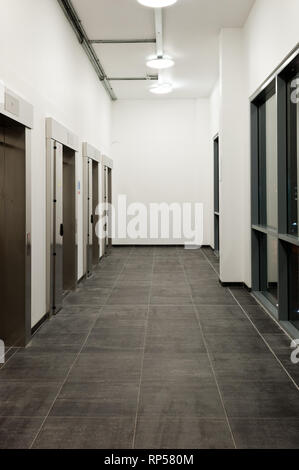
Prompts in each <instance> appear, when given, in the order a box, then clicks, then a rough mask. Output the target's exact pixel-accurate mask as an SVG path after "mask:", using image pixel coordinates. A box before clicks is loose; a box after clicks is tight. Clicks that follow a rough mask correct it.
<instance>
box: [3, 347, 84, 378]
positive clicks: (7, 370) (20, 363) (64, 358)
mask: <svg viewBox="0 0 299 470" xmlns="http://www.w3.org/2000/svg"><path fill="white" fill-rule="evenodd" d="M75 358H76V354H75V353H74V354H73V353H65V354H63V355H62V354H61V352H60V353H56V352H53V353H49V352H44V353H41V352H39V351H37V352H33V351H32V350H30V349H29V350H25V351H21V352H18V353H16V354H15V355H14V356H13V357H12V359H11V360H10V361H8V363H7V364H5V366H4V367H3V368H2V369H1V370H0V381H1V380H5V381H8V380H9V381H26V382H31V381H37V382H44V381H45V382H59V381H62V380H63V379H64V378H65V377H66V375H67V373H68V371H69V369H70V367H71V365H72V364H73V362H74V360H75Z"/></svg>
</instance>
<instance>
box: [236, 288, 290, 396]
mask: <svg viewBox="0 0 299 470" xmlns="http://www.w3.org/2000/svg"><path fill="white" fill-rule="evenodd" d="M229 291H230V289H229ZM230 293H231V295H232V296H233V297H234V298H235V296H234V294H233V293H232V292H230ZM235 300H236V302H237V303H238V305H239V307H240V308H241V309H242V311H243V313H244V314H245V316H246V317H247V319H248V320H249V321H250V323H251V324H252V326H253V327H254V329H255V330H256V331H257V333H258V334H259V336H260V337H261V338H262V340H263V341H264V343H265V345H266V346H267V347H268V349H269V351H270V352H271V353H272V354H273V356H274V357H275V359H276V360H277V362H278V363H279V365H280V366H281V367H282V369H283V370H284V372H285V373H286V375H287V376H288V377H289V379H290V380H291V382H292V383H293V384H294V386H295V387H296V389H297V390H299V386H298V385H297V383H296V382H295V380H294V379H293V377H292V376H291V375H290V373H289V372H288V371H287V370H286V368H285V367H284V365H283V363H282V362H281V360H280V359H279V357H278V356H277V355H276V353H275V351H274V350H273V349H272V348H271V346H270V344H269V343H268V341H267V340H266V339H265V338H264V336H263V335H262V333H261V332H260V331H259V329H258V328H257V327H256V326H255V324H254V323H253V321H252V320H251V318H250V316H249V315H248V313H247V312H246V310H245V309H244V307H242V305H241V304H240V302H238V299H236V298H235Z"/></svg>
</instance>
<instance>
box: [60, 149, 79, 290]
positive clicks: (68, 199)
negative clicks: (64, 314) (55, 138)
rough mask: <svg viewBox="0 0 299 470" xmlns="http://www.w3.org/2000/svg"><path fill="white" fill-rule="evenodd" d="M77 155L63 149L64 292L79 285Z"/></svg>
mask: <svg viewBox="0 0 299 470" xmlns="http://www.w3.org/2000/svg"><path fill="white" fill-rule="evenodd" d="M75 156H76V153H75V151H74V150H72V149H70V148H68V147H63V292H64V294H66V293H67V292H69V291H71V290H74V289H75V288H76V284H77V244H76V230H77V227H76V157H75Z"/></svg>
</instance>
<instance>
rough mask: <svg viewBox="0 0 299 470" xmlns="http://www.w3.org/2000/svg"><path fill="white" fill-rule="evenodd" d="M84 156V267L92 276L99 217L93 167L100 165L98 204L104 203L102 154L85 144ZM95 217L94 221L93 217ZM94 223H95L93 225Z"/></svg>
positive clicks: (88, 274)
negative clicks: (94, 194) (101, 177)
mask: <svg viewBox="0 0 299 470" xmlns="http://www.w3.org/2000/svg"><path fill="white" fill-rule="evenodd" d="M82 156H83V175H84V188H83V219H84V236H83V242H84V260H83V267H84V273H85V275H86V276H90V275H91V274H92V271H93V265H94V263H93V247H94V243H93V242H94V236H95V230H96V228H95V227H96V224H97V216H96V215H95V211H94V207H93V206H94V204H93V192H94V188H93V174H92V172H93V165H95V164H97V165H98V204H100V203H101V202H102V198H101V191H100V186H101V180H100V170H101V152H100V151H99V150H97V149H96V148H95V147H93V146H92V145H90V144H88V143H87V142H84V143H83V145H82ZM92 215H93V221H92V219H91V216H92ZM92 222H93V223H92ZM98 243H99V259H98V262H99V261H100V255H101V250H100V248H101V247H100V241H98Z"/></svg>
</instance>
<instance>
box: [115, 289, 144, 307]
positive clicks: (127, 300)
mask: <svg viewBox="0 0 299 470" xmlns="http://www.w3.org/2000/svg"><path fill="white" fill-rule="evenodd" d="M149 295H150V287H138V286H136V287H116V288H115V289H113V291H112V294H111V296H110V297H109V299H108V300H107V305H147V304H148V303H149Z"/></svg>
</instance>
